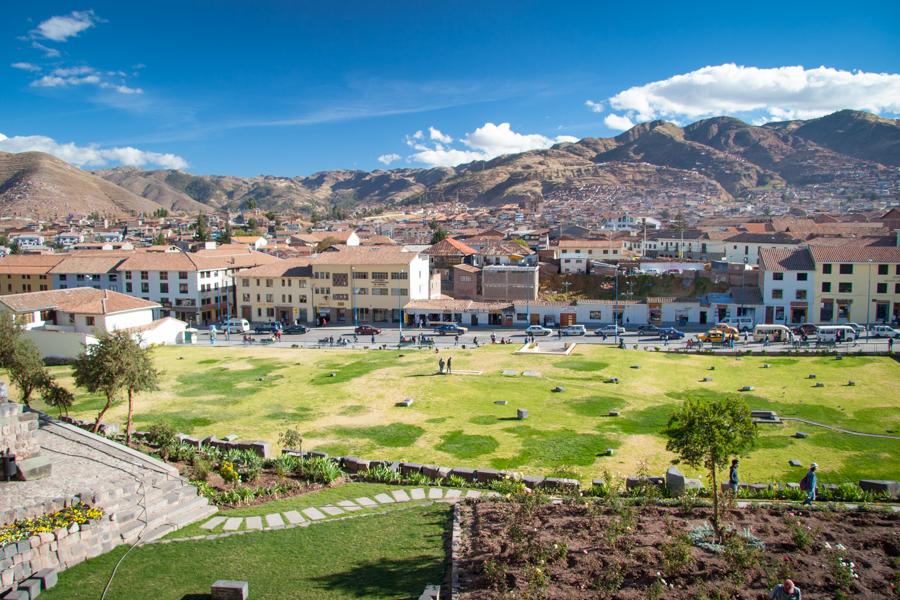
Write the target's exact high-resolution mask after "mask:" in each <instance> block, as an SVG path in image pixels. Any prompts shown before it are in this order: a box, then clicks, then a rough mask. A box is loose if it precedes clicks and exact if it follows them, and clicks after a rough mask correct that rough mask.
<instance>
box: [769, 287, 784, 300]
mask: <svg viewBox="0 0 900 600" xmlns="http://www.w3.org/2000/svg"><path fill="white" fill-rule="evenodd" d="M782 298H784V290H780V289H778V290H772V300H781V299H782Z"/></svg>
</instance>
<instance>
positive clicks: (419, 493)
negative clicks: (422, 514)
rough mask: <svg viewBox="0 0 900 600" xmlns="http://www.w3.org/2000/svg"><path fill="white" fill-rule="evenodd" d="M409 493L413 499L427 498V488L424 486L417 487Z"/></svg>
mask: <svg viewBox="0 0 900 600" xmlns="http://www.w3.org/2000/svg"><path fill="white" fill-rule="evenodd" d="M409 495H410V496H411V497H412V499H413V500H424V499H425V490H423V489H422V488H416V489H414V490H410V491H409Z"/></svg>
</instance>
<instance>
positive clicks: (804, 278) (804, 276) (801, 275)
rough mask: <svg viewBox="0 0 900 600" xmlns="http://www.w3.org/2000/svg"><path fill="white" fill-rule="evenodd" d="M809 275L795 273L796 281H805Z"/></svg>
mask: <svg viewBox="0 0 900 600" xmlns="http://www.w3.org/2000/svg"><path fill="white" fill-rule="evenodd" d="M808 276H809V273H797V281H806V280H807V277H808Z"/></svg>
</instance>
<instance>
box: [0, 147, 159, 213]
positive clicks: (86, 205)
mask: <svg viewBox="0 0 900 600" xmlns="http://www.w3.org/2000/svg"><path fill="white" fill-rule="evenodd" d="M157 208H159V204H157V203H156V202H154V201H152V200H149V199H147V198H144V197H142V196H139V195H137V194H133V193H132V192H129V191H128V190H126V189H123V188H121V187H119V186H118V185H115V184H114V183H110V182H109V181H107V180H105V179H103V178H102V177H97V176H96V175H93V174H92V173H90V172H88V171H84V170H82V169H79V168H78V167H73V166H72V165H70V164H69V163H67V162H65V161H64V160H61V159H59V158H56V157H53V156H50V155H49V154H44V153H43V152H20V153H17V154H11V153H8V152H0V215H3V216H30V217H34V216H38V217H42V218H49V219H52V218H65V217H66V216H68V215H70V214H73V213H77V214H89V213H92V212H97V213H100V214H102V215H110V216H113V215H125V214H128V213H137V212H152V211H154V210H156V209H157Z"/></svg>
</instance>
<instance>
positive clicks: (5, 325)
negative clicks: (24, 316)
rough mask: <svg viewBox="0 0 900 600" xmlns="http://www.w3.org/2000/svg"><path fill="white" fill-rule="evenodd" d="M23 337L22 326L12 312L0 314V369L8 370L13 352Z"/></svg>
mask: <svg viewBox="0 0 900 600" xmlns="http://www.w3.org/2000/svg"><path fill="white" fill-rule="evenodd" d="M21 335H22V325H21V324H20V323H19V322H18V321H16V319H15V317H14V316H13V314H12V313H11V312H6V311H4V312H2V313H0V368H4V369H8V368H9V365H10V364H11V362H12V356H13V350H14V349H15V347H16V342H18V341H19V338H20V337H21Z"/></svg>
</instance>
